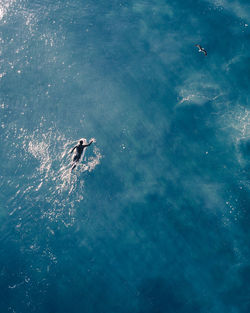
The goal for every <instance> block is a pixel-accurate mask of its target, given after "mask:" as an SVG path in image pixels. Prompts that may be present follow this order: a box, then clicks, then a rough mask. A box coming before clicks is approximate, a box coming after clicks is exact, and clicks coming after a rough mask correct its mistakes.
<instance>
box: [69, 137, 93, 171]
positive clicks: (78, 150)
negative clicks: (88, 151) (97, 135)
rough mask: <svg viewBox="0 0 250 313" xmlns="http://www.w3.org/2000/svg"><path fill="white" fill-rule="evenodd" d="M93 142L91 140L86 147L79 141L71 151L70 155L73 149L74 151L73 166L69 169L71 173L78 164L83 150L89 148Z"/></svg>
mask: <svg viewBox="0 0 250 313" xmlns="http://www.w3.org/2000/svg"><path fill="white" fill-rule="evenodd" d="M92 142H93V140H91V141H90V142H89V143H88V144H87V145H84V144H83V141H82V140H80V141H79V144H78V145H76V146H75V147H74V148H73V149H72V150H71V151H70V153H72V152H73V151H74V150H75V149H76V153H75V155H74V157H73V164H72V168H71V171H73V169H74V168H75V167H76V163H77V162H79V160H80V158H81V156H82V153H83V150H84V148H86V147H88V146H90V145H91V144H92Z"/></svg>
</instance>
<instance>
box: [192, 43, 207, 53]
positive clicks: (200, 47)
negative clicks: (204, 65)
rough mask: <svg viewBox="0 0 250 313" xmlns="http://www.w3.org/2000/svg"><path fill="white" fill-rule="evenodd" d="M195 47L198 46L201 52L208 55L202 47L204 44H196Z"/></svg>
mask: <svg viewBox="0 0 250 313" xmlns="http://www.w3.org/2000/svg"><path fill="white" fill-rule="evenodd" d="M195 47H197V48H198V49H199V52H203V53H204V54H205V55H207V51H206V50H205V49H204V48H202V46H200V45H195Z"/></svg>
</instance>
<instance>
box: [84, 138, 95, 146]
mask: <svg viewBox="0 0 250 313" xmlns="http://www.w3.org/2000/svg"><path fill="white" fill-rule="evenodd" d="M92 142H93V140H92V141H90V142H89V143H88V144H87V145H84V148H85V147H88V146H90V145H91V144H92Z"/></svg>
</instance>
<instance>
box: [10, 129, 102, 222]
mask: <svg viewBox="0 0 250 313" xmlns="http://www.w3.org/2000/svg"><path fill="white" fill-rule="evenodd" d="M20 137H21V138H19V139H22V141H23V148H24V150H25V154H26V157H27V158H29V156H30V155H32V156H33V157H34V158H35V159H36V161H37V162H36V164H37V166H36V167H35V168H34V169H33V173H32V175H31V177H29V179H28V184H27V183H26V185H25V186H23V187H21V188H20V189H19V190H18V192H17V193H16V195H15V197H14V198H16V199H12V200H16V201H15V202H17V200H18V199H20V197H22V198H25V199H29V200H31V199H35V200H42V201H44V200H45V201H46V203H47V204H48V205H46V206H45V207H47V208H46V209H44V212H43V213H42V217H48V218H49V219H52V220H54V219H58V218H63V221H65V224H67V225H69V224H72V223H73V221H74V207H75V203H76V202H80V201H81V200H83V198H84V196H83V195H84V183H85V175H84V174H83V173H88V172H91V171H93V170H94V169H95V167H96V166H97V165H98V164H100V160H101V158H102V156H101V153H100V151H99V149H98V148H97V147H96V146H93V148H91V149H90V148H89V151H84V152H83V156H82V159H81V161H80V162H79V163H78V164H77V168H76V169H75V171H74V172H71V165H72V163H71V156H72V155H71V154H70V149H71V148H72V146H73V145H74V143H75V142H72V141H71V140H68V139H67V138H66V137H65V136H64V135H62V134H60V133H59V132H58V131H55V130H53V129H50V130H49V131H48V132H47V133H44V134H41V131H40V130H36V131H35V132H34V133H33V134H32V135H28V134H27V133H26V132H25V131H23V133H22V136H20ZM83 140H86V139H84V138H83ZM92 140H93V141H94V142H95V139H94V138H93V139H92ZM66 220H67V222H66Z"/></svg>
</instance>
